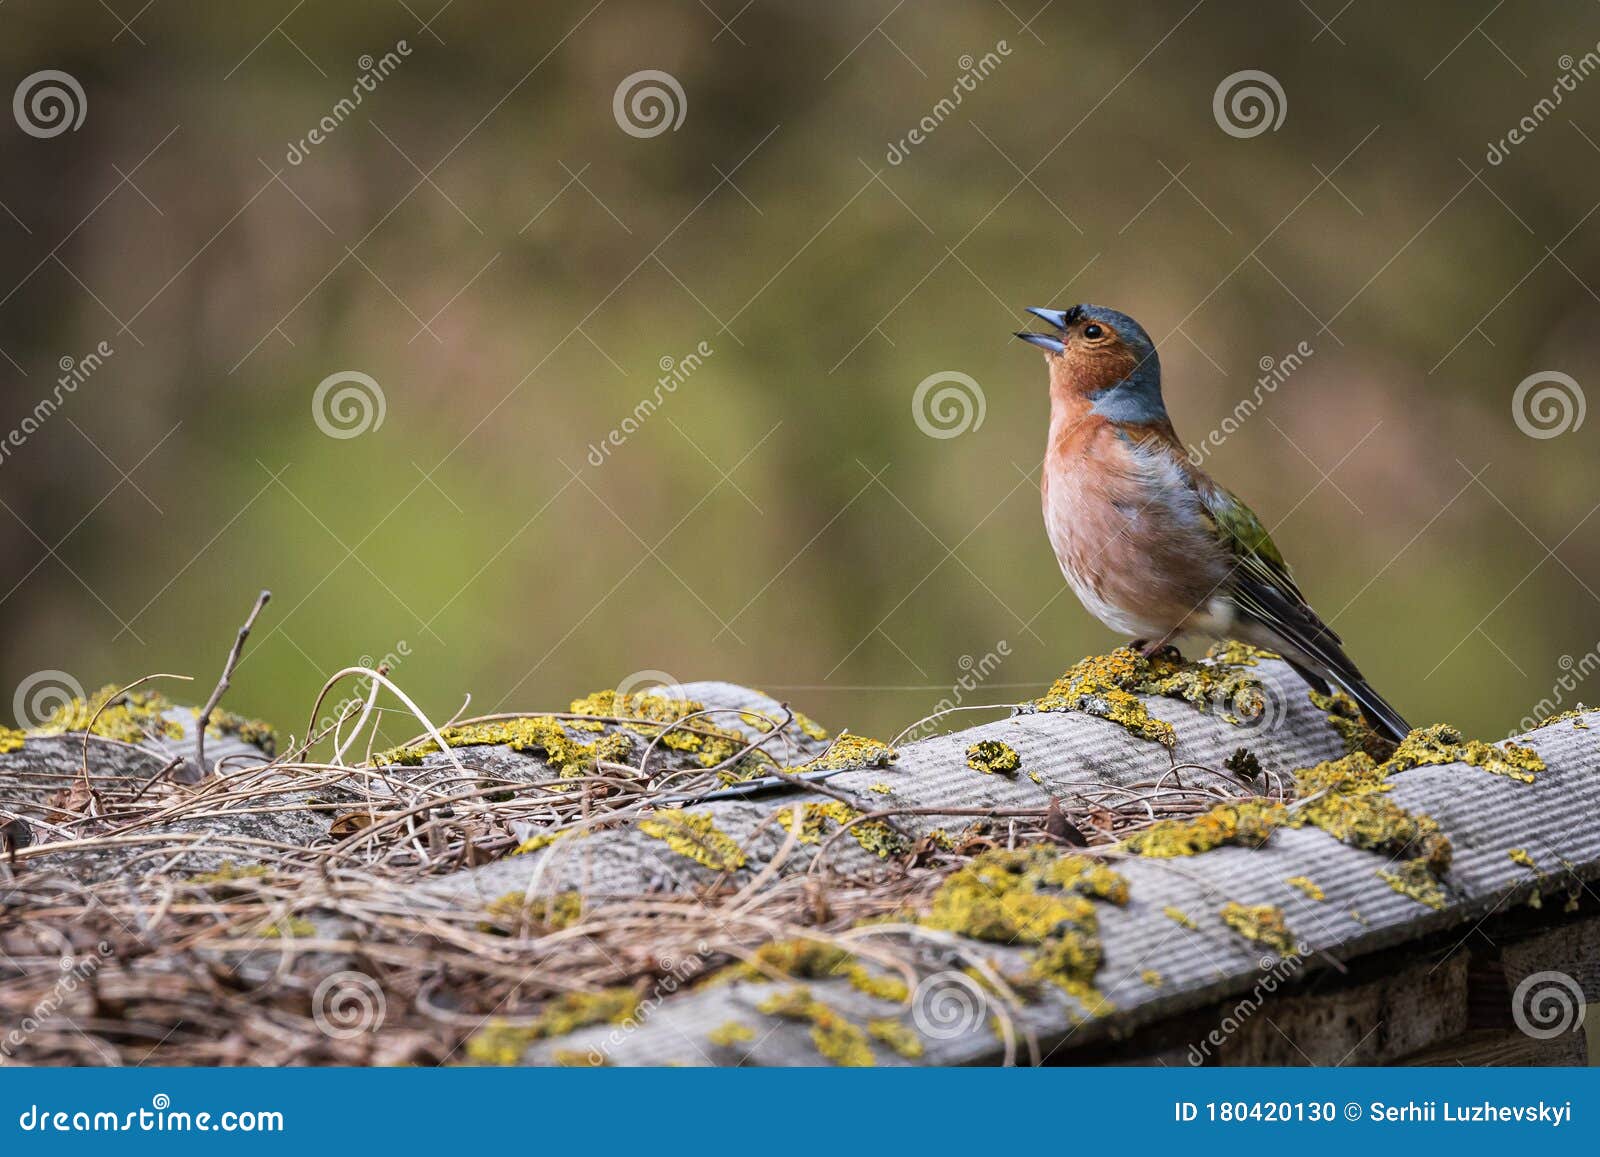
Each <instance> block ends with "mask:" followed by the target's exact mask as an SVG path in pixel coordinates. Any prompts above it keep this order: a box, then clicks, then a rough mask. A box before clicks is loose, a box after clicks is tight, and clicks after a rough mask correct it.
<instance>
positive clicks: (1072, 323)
mask: <svg viewBox="0 0 1600 1157" xmlns="http://www.w3.org/2000/svg"><path fill="white" fill-rule="evenodd" d="M1028 312H1029V313H1031V314H1033V315H1034V316H1035V317H1038V318H1042V319H1043V320H1044V321H1047V322H1049V323H1050V324H1051V325H1052V326H1054V327H1055V329H1056V332H1055V333H1053V334H1045V333H1019V334H1017V336H1018V337H1020V338H1021V339H1022V340H1023V341H1025V342H1028V343H1030V344H1032V345H1036V346H1038V347H1039V348H1041V349H1043V350H1044V351H1045V353H1046V355H1047V360H1048V361H1049V362H1050V377H1051V381H1052V382H1055V381H1057V380H1060V381H1062V382H1064V383H1065V384H1066V385H1067V387H1068V388H1069V389H1071V390H1072V391H1073V392H1074V393H1077V394H1080V395H1082V396H1083V397H1085V398H1087V399H1088V400H1089V402H1090V408H1091V409H1092V410H1093V412H1094V413H1096V414H1099V415H1100V416H1101V417H1103V418H1106V419H1108V420H1109V421H1112V422H1126V423H1130V424H1134V425H1147V424H1149V423H1152V422H1164V421H1166V420H1167V408H1166V405H1165V404H1164V403H1163V402H1162V400H1161V359H1160V358H1159V357H1157V356H1156V347H1155V343H1154V342H1152V341H1151V340H1150V335H1149V334H1147V333H1145V331H1144V327H1143V326H1141V325H1140V324H1139V323H1138V322H1136V321H1134V320H1133V318H1131V317H1129V316H1128V315H1127V314H1125V313H1120V312H1118V311H1117V310H1115V309H1107V308H1106V307H1105V306H1103V305H1075V306H1073V307H1072V308H1071V309H1040V308H1038V307H1036V306H1029V307H1028Z"/></svg>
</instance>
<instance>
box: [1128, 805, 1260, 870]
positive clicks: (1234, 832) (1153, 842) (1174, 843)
mask: <svg viewBox="0 0 1600 1157" xmlns="http://www.w3.org/2000/svg"><path fill="white" fill-rule="evenodd" d="M1287 814H1288V809H1287V808H1286V807H1285V806H1284V805H1283V804H1281V803H1277V802H1275V801H1274V802H1256V801H1249V802H1245V803H1237V804H1231V803H1230V804H1222V805H1219V806H1218V807H1214V808H1212V809H1211V810H1210V811H1208V812H1206V813H1204V814H1203V815H1199V816H1195V817H1194V818H1192V819H1184V820H1160V821H1158V822H1156V823H1154V824H1152V825H1150V826H1149V827H1147V828H1145V829H1143V830H1142V831H1138V832H1135V833H1134V834H1133V835H1131V836H1129V837H1128V838H1127V839H1126V840H1124V841H1123V846H1124V847H1125V848H1127V849H1128V851H1130V852H1132V853H1133V854H1135V855H1139V856H1150V857H1152V858H1156V859H1169V858H1171V857H1173V856H1192V855H1195V854H1197V853H1199V852H1209V851H1210V850H1211V849H1212V848H1220V847H1222V846H1223V845H1225V844H1239V845H1241V846H1243V847H1247V848H1259V847H1261V846H1262V845H1263V844H1265V843H1266V842H1267V840H1268V839H1269V838H1271V836H1272V833H1273V831H1274V830H1275V829H1276V828H1278V827H1279V826H1280V825H1281V824H1283V823H1284V822H1285V821H1286V818H1287Z"/></svg>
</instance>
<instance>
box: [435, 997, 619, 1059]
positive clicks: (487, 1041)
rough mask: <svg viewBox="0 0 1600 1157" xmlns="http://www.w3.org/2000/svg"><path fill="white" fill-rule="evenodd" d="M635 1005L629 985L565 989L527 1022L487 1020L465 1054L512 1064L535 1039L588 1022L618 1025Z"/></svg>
mask: <svg viewBox="0 0 1600 1157" xmlns="http://www.w3.org/2000/svg"><path fill="white" fill-rule="evenodd" d="M638 1008H639V994H638V993H637V992H635V991H634V990H633V989H631V988H606V989H602V990H601V991H599V992H566V993H562V994H561V995H560V996H558V997H555V998H554V999H552V1000H551V1001H549V1002H548V1003H547V1004H546V1005H545V1006H544V1008H543V1009H542V1010H540V1012H539V1014H538V1016H536V1017H535V1018H534V1020H533V1021H532V1022H531V1023H527V1024H511V1023H508V1022H506V1021H503V1020H491V1021H490V1022H489V1023H488V1024H486V1025H484V1026H483V1028H481V1029H479V1030H478V1031H477V1032H476V1033H475V1034H473V1036H472V1038H471V1039H470V1040H468V1041H467V1044H466V1052H467V1056H468V1057H470V1058H471V1059H472V1060H474V1061H477V1062H478V1063H479V1064H483V1065H515V1064H519V1063H520V1062H521V1060H522V1055H523V1053H524V1052H525V1051H526V1050H527V1048H528V1046H529V1045H530V1044H532V1043H533V1042H535V1041H538V1040H548V1039H550V1038H552V1037H560V1036H566V1035H567V1034H568V1033H571V1032H574V1031H576V1030H577V1029H580V1028H585V1027H587V1026H589V1025H591V1024H621V1023H622V1022H623V1021H625V1020H627V1019H628V1018H629V1017H631V1016H633V1014H634V1013H635V1012H637V1011H638Z"/></svg>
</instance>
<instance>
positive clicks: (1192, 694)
mask: <svg viewBox="0 0 1600 1157" xmlns="http://www.w3.org/2000/svg"><path fill="white" fill-rule="evenodd" d="M1270 657H1272V656H1271V654H1270V653H1269V652H1266V651H1259V650H1257V649H1255V648H1254V647H1250V646H1247V645H1246V644H1243V643H1228V644H1225V645H1221V646H1217V647H1213V648H1212V649H1211V650H1210V651H1209V652H1208V653H1207V656H1206V658H1205V659H1203V660H1200V661H1198V662H1185V661H1184V660H1183V657H1182V656H1181V655H1179V654H1178V652H1177V651H1176V650H1175V649H1173V648H1170V647H1169V648H1167V649H1166V650H1165V651H1162V652H1160V653H1158V654H1156V655H1154V656H1152V657H1151V658H1148V659H1147V658H1145V657H1144V656H1143V655H1141V654H1139V653H1138V652H1137V651H1134V650H1132V649H1130V648H1127V647H1122V648H1119V649H1117V650H1115V651H1113V652H1111V653H1110V654H1109V655H1091V656H1090V657H1088V658H1086V659H1082V660H1080V661H1079V662H1077V663H1075V664H1074V665H1073V666H1072V667H1071V668H1069V669H1068V670H1067V672H1066V673H1065V674H1064V675H1062V676H1061V678H1059V679H1057V680H1056V681H1055V683H1054V684H1053V685H1052V686H1051V688H1050V690H1049V691H1048V692H1046V693H1045V694H1044V695H1043V696H1041V697H1040V698H1038V699H1036V700H1034V701H1033V704H1032V706H1033V708H1034V709H1035V710H1038V711H1082V712H1085V713H1086V714H1089V715H1096V716H1099V717H1100V718H1102V719H1109V720H1110V721H1111V722H1113V723H1116V724H1119V725H1121V726H1122V727H1123V728H1124V729H1126V730H1127V731H1128V732H1130V733H1131V734H1133V735H1137V736H1139V737H1140V738H1141V739H1149V740H1153V741H1154V742H1156V743H1160V744H1162V745H1163V746H1166V747H1173V746H1175V745H1176V744H1177V733H1176V732H1174V731H1173V729H1172V725H1171V724H1169V723H1166V722H1164V721H1162V720H1160V719H1157V718H1155V717H1154V716H1153V715H1151V714H1150V712H1149V711H1148V709H1146V707H1145V704H1144V701H1143V700H1142V699H1141V698H1140V696H1141V695H1161V696H1165V697H1167V698H1171V699H1182V700H1184V701H1185V702H1187V703H1192V704H1194V705H1195V706H1197V707H1200V708H1202V709H1210V708H1212V707H1214V706H1216V705H1217V704H1223V705H1226V707H1227V708H1228V710H1227V712H1225V713H1224V715H1223V718H1224V719H1227V720H1228V721H1229V722H1230V723H1240V722H1244V721H1247V720H1251V719H1254V718H1256V717H1257V716H1259V715H1260V714H1261V712H1262V711H1264V710H1265V709H1266V696H1265V692H1264V691H1263V689H1262V686H1261V681H1260V680H1259V679H1258V678H1256V677H1255V676H1254V675H1253V674H1251V673H1250V670H1249V669H1250V668H1252V667H1254V666H1256V664H1257V662H1258V661H1259V660H1260V659H1263V658H1270Z"/></svg>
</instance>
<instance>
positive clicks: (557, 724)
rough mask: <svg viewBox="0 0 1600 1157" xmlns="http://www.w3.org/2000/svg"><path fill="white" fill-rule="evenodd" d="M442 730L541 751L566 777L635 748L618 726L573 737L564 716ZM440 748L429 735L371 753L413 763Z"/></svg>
mask: <svg viewBox="0 0 1600 1157" xmlns="http://www.w3.org/2000/svg"><path fill="white" fill-rule="evenodd" d="M439 734H440V736H441V737H442V738H443V739H444V741H445V743H446V745H448V746H450V747H495V746H505V747H509V748H510V749H511V750H512V751H519V752H525V753H528V754H532V755H537V756H539V757H540V758H541V759H543V760H544V761H545V762H546V763H548V764H549V765H550V766H551V767H552V768H554V769H555V770H556V771H557V772H558V773H559V774H560V775H561V776H562V777H563V778H569V779H570V778H576V777H578V776H581V775H585V774H587V773H589V772H591V771H593V770H594V768H595V765H596V762H597V761H598V760H607V761H610V762H618V761H620V760H623V759H626V758H627V757H628V755H629V754H630V753H631V752H632V750H633V737H632V736H631V735H629V734H628V733H627V732H623V731H619V732H617V733H615V734H612V735H605V736H601V737H600V738H599V739H596V740H593V741H591V742H587V743H585V742H583V741H582V740H577V739H573V738H572V737H571V736H570V735H568V734H567V732H566V729H565V728H564V727H563V726H562V724H561V721H560V720H559V719H556V718H555V717H554V716H551V715H526V716H523V717H521V718H519V719H498V720H490V721H488V722H484V723H468V724H464V725H463V726H461V727H447V728H445V729H444V730H443V731H441V732H440V733H439ZM438 750H440V748H439V744H438V743H437V742H436V741H434V740H432V739H427V740H424V741H422V742H421V743H417V744H413V745H412V746H409V747H396V748H391V749H390V750H388V751H381V752H379V753H377V754H376V755H374V756H373V757H372V762H373V763H374V764H376V765H378V766H382V767H388V766H395V765H398V766H412V765H415V764H419V763H421V762H422V760H423V757H424V756H427V755H431V754H433V753H434V752H436V751H438Z"/></svg>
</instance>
